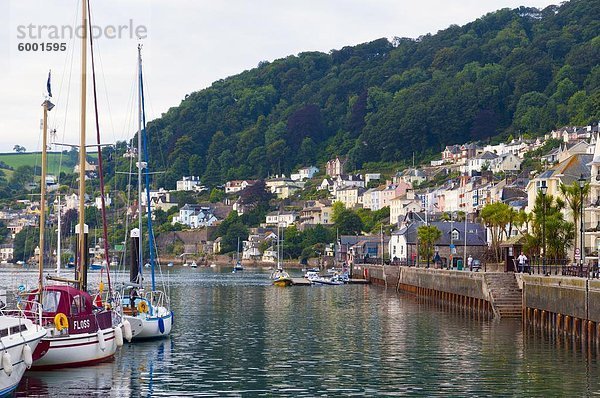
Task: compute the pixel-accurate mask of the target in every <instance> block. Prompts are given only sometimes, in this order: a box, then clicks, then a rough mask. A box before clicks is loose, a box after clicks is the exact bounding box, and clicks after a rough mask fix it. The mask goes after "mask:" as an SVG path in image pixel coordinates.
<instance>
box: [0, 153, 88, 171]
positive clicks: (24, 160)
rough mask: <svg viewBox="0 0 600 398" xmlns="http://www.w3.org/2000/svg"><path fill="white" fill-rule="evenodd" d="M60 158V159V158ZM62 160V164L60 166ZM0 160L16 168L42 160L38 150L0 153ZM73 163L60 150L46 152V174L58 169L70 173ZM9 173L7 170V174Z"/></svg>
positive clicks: (35, 164)
mask: <svg viewBox="0 0 600 398" xmlns="http://www.w3.org/2000/svg"><path fill="white" fill-rule="evenodd" d="M89 156H90V157H92V158H95V157H96V154H95V153H90V154H89ZM61 158H62V159H61ZM61 160H62V166H61ZM0 161H2V162H4V163H6V164H7V165H9V166H11V167H13V168H15V169H16V168H17V167H19V166H26V165H29V166H40V165H41V161H42V154H41V153H40V152H32V153H0ZM73 167H75V163H74V162H71V161H70V159H69V157H68V156H67V155H63V154H61V153H60V152H49V153H48V174H54V175H58V174H59V172H60V171H63V172H65V173H69V172H70V173H72V172H73ZM8 173H10V171H9V172H7V174H8Z"/></svg>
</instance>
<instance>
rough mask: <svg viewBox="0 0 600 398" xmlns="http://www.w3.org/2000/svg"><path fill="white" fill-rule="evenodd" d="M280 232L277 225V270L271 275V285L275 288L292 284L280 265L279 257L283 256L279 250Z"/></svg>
mask: <svg viewBox="0 0 600 398" xmlns="http://www.w3.org/2000/svg"><path fill="white" fill-rule="evenodd" d="M280 237H281V232H280V228H279V224H277V269H276V270H275V271H273V273H272V274H271V279H272V280H273V285H275V286H281V287H285V286H291V285H292V284H293V282H294V281H293V280H292V278H291V277H290V275H289V274H288V273H287V272H285V271H284V270H283V267H282V265H281V257H282V254H283V250H282V249H281V241H282V239H281V238H280Z"/></svg>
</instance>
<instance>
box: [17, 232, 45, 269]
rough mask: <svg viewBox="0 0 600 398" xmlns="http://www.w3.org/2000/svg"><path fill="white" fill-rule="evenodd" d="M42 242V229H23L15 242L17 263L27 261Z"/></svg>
mask: <svg viewBox="0 0 600 398" xmlns="http://www.w3.org/2000/svg"><path fill="white" fill-rule="evenodd" d="M39 242H40V229H39V228H34V227H25V228H23V229H22V230H21V231H20V232H19V233H18V234H17V235H16V236H15V240H14V242H13V247H14V252H13V253H14V254H13V259H14V260H15V261H27V260H29V258H30V257H31V256H33V253H34V251H35V248H36V247H37V246H38V244H39Z"/></svg>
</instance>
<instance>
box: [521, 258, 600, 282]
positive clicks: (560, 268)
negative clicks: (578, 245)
mask: <svg viewBox="0 0 600 398" xmlns="http://www.w3.org/2000/svg"><path fill="white" fill-rule="evenodd" d="M515 269H516V270H517V272H524V273H528V274H531V275H546V276H551V275H562V276H575V277H579V278H600V275H599V268H598V263H596V262H594V263H585V264H579V263H575V262H573V261H572V260H570V259H566V258H561V259H555V258H548V259H546V261H544V259H543V258H541V257H536V256H534V257H533V258H532V259H531V260H530V261H528V262H527V263H526V265H525V269H524V270H521V269H519V267H518V264H515Z"/></svg>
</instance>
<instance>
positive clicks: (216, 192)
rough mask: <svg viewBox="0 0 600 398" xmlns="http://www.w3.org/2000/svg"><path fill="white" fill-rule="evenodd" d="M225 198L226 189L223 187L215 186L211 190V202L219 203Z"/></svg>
mask: <svg viewBox="0 0 600 398" xmlns="http://www.w3.org/2000/svg"><path fill="white" fill-rule="evenodd" d="M223 199H225V191H223V190H222V189H217V188H213V189H211V191H210V199H209V200H210V203H217V202H220V201H222V200H223Z"/></svg>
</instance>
